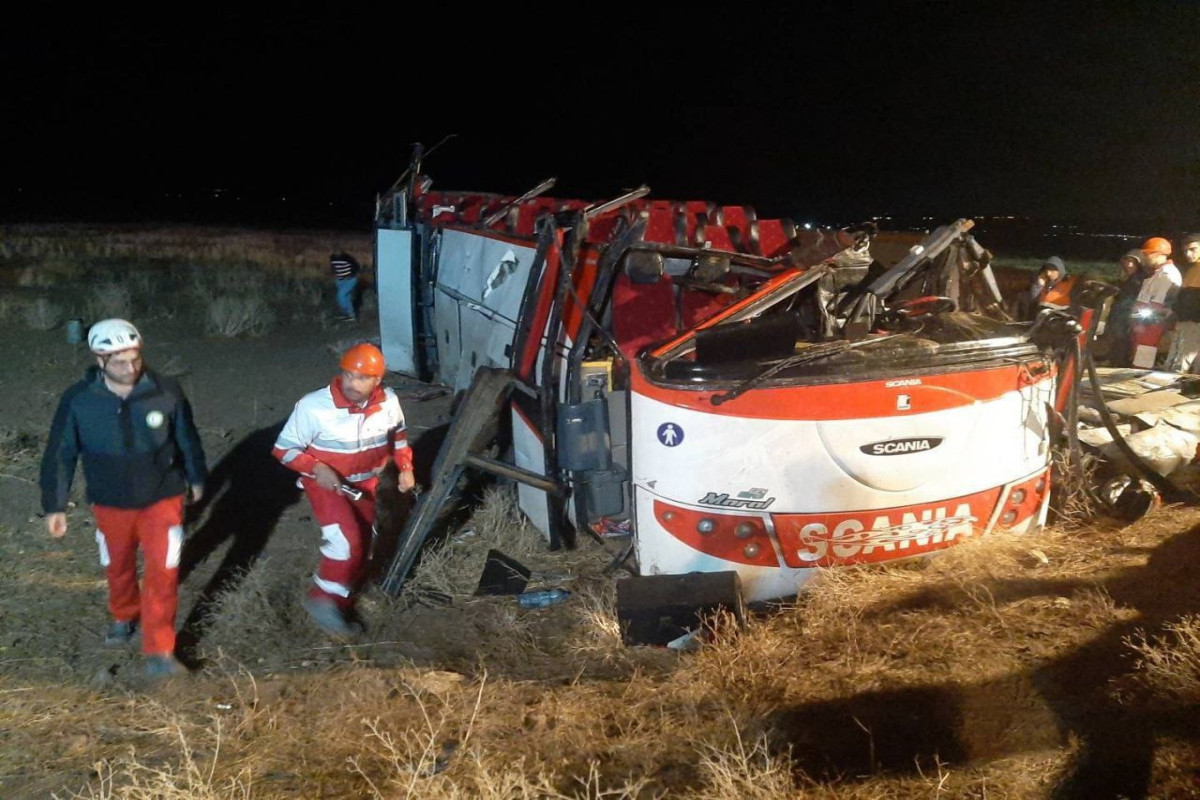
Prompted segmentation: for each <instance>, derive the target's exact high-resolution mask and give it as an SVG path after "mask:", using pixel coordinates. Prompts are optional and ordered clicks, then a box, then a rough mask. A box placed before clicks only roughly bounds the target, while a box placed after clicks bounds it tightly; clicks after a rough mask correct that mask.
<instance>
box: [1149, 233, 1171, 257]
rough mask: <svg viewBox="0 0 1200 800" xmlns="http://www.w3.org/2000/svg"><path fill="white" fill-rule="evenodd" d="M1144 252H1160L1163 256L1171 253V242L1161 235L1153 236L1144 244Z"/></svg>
mask: <svg viewBox="0 0 1200 800" xmlns="http://www.w3.org/2000/svg"><path fill="white" fill-rule="evenodd" d="M1142 252H1143V253H1145V254H1146V255H1150V254H1151V253H1158V254H1159V255H1162V256H1169V255H1171V242H1170V241H1169V240H1167V239H1164V238H1162V237H1161V236H1152V237H1150V238H1149V239H1147V240H1146V243H1145V244H1143V245H1142Z"/></svg>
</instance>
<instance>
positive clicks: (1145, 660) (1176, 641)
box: [1128, 614, 1200, 705]
mask: <svg viewBox="0 0 1200 800" xmlns="http://www.w3.org/2000/svg"><path fill="white" fill-rule="evenodd" d="M1163 628H1164V631H1163V633H1162V634H1161V635H1158V636H1149V635H1147V634H1146V633H1145V632H1139V633H1137V634H1135V635H1134V636H1132V637H1130V639H1129V640H1128V642H1129V647H1130V649H1131V650H1133V651H1134V652H1135V653H1137V656H1138V661H1137V667H1136V669H1137V678H1138V680H1139V682H1140V683H1141V684H1142V685H1143V686H1144V687H1145V688H1146V689H1148V690H1149V691H1150V692H1152V693H1153V694H1154V695H1156V696H1157V697H1158V698H1159V699H1161V700H1163V701H1165V702H1168V703H1175V704H1180V705H1195V704H1197V703H1200V616H1198V615H1195V614H1192V615H1188V616H1186V617H1183V618H1182V619H1180V620H1178V621H1176V622H1168V623H1167V624H1166V625H1164V626H1163Z"/></svg>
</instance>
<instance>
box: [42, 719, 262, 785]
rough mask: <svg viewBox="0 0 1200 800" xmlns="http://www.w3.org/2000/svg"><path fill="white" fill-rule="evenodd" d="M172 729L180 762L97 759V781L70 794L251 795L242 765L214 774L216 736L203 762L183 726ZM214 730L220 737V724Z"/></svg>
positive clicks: (133, 757)
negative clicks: (207, 759)
mask: <svg viewBox="0 0 1200 800" xmlns="http://www.w3.org/2000/svg"><path fill="white" fill-rule="evenodd" d="M175 729H176V731H177V739H178V745H179V747H178V752H179V753H180V754H181V755H180V763H179V764H177V765H176V764H171V763H166V764H154V765H150V764H144V763H142V762H140V761H139V760H138V759H137V757H136V756H125V757H121V758H116V759H111V760H104V761H100V762H99V763H97V764H96V765H95V767H94V771H95V773H96V775H98V782H99V785H98V786H95V787H93V786H88V787H87V788H85V789H84V790H83V791H82V792H80V793H77V794H74V795H72V797H76V798H88V800H118V799H119V800H250V798H251V797H253V796H254V793H253V792H252V789H253V781H252V780H251V776H250V770H249V769H243V770H242V771H241V773H240V774H238V775H236V776H231V777H225V778H218V777H216V775H215V772H216V767H217V763H216V754H219V752H220V742H219V738H218V741H217V742H216V743H215V745H214V747H213V749H214V756H213V760H212V762H210V763H208V764H202V763H200V762H199V761H198V760H197V755H196V753H195V752H194V749H193V748H192V747H191V746H190V745H189V743H188V741H187V738H186V737H185V736H184V733H183V730H182V728H180V727H179V726H178V725H176V726H175ZM216 732H217V734H218V737H219V734H220V725H219V724H218V725H217V726H216ZM55 797H57V795H55Z"/></svg>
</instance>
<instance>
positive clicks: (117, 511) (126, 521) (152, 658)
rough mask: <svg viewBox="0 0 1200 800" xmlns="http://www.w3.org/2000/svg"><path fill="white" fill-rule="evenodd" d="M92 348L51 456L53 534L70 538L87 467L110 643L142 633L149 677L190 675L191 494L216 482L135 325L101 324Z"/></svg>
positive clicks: (55, 427) (54, 433)
mask: <svg viewBox="0 0 1200 800" xmlns="http://www.w3.org/2000/svg"><path fill="white" fill-rule="evenodd" d="M88 347H90V348H91V350H92V352H93V353H94V354H95V356H96V366H95V367H92V368H91V369H90V370H88V373H87V375H86V376H85V377H84V378H83V380H81V381H79V382H78V383H76V384H75V385H74V386H72V387H71V388H69V389H68V390H67V391H66V392H64V393H63V396H62V399H61V400H60V401H59V404H58V410H57V411H56V412H55V414H54V422H53V424H52V425H51V427H50V436H49V439H48V441H47V443H46V452H45V454H44V455H43V457H42V472H41V489H42V508H43V509H44V510H45V512H46V530H47V531H48V532H49V533H50V535H51V536H53V537H54V538H56V539H60V538H62V537H63V536H64V535H66V532H67V515H66V509H67V497H68V495H69V493H70V490H71V482H72V480H73V479H74V475H75V465H76V462H77V461H78V460H80V459H82V461H83V474H84V478H85V479H86V481H87V499H88V502H90V503H91V504H92V514H93V516H94V517H95V519H96V542H97V543H98V544H99V545H100V563H101V565H103V566H104V567H105V573H106V576H107V578H108V608H109V611H110V612H111V613H112V617H113V622H112V624H111V625H110V626H109V628H108V632H107V633H106V635H105V637H104V643H105V644H107V645H119V644H124V643H126V642H129V641H130V640H132V639H133V637H134V635H135V634H136V632H137V629H138V627H139V626H140V627H141V629H142V652H143V654H144V655H145V657H146V672H147V674H150V675H156V676H159V675H172V674H176V673H183V672H186V671H187V670H186V668H185V667H184V666H183V665H182V664H180V663H179V661H177V660H176V659H175V655H174V653H175V612H176V610H177V609H178V605H179V599H178V595H177V592H176V588H177V581H178V572H179V569H178V568H179V553H180V547H181V545H182V543H183V497H184V493H185V491H187V490H188V489H189V488H190V490H191V494H192V499H193V500H199V499H200V496H201V495H202V494H203V487H204V481H205V479H206V478H207V476H208V470H207V467H206V466H205V462H204V451H203V449H202V448H201V446H200V437H199V435H197V433H196V426H195V425H194V424H193V422H192V409H191V406H190V405H189V404H188V401H187V398H186V397H185V396H184V394H183V390H182V389H181V388H180V386H179V384H178V383H176V382H175V380H173V379H172V378H168V377H166V376H165V375H158V374H157V373H155V372H152V371H151V370H148V369H145V368H144V367H143V365H142V337H141V334H140V333H138V330H137V328H135V327H134V326H133V325H132V324H130V323H129V322H127V321H125V320H123V319H106V320H101V321H100V322H97V323H96V324H94V325H93V326H92V327H91V328H90V329H89V330H88ZM139 549H140V550H141V552H142V560H143V562H144V567H145V576H144V580H143V583H142V585H141V586H140V587H139V585H138V569H137V567H138V550H139Z"/></svg>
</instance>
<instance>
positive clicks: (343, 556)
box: [301, 478, 377, 610]
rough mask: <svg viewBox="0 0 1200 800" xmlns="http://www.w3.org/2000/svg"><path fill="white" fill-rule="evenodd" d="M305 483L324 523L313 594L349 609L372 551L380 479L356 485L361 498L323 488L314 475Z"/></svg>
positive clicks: (313, 508)
mask: <svg viewBox="0 0 1200 800" xmlns="http://www.w3.org/2000/svg"><path fill="white" fill-rule="evenodd" d="M301 485H302V486H304V494H305V495H307V496H308V502H309V504H310V505H312V510H313V516H314V517H316V519H317V524H318V525H320V526H321V561H320V563H319V564H318V565H317V571H316V574H314V575H313V584H314V585H313V588H312V590H311V591H309V595H310V596H312V597H326V598H329V599H331V600H333V601H334V602H335V603H337V604H338V606H340V607H341V608H342V609H343V610H349V609H350V608H352V607H353V606H354V595H355V594H356V593H357V592H358V590H359V588H360V587H359V584H360V583H361V581H362V578H363V573H364V572H365V571H366V568H367V558H368V556H369V555H370V553H371V536H372V530H373V528H374V525H375V486H376V485H377V481H375V480H371V481H369V482H364V483H359V484H355V486H354V488H356V489H361V490H362V493H363V494H362V497H361V498H359V499H358V500H352V499H350V498H349V497H347V496H346V495H344V494H342V493H341V492H331V491H329V490H328V489H322V488H321V487H320V486H318V485H317V482H316V481H314V480H312V479H311V478H303V479H301Z"/></svg>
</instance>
